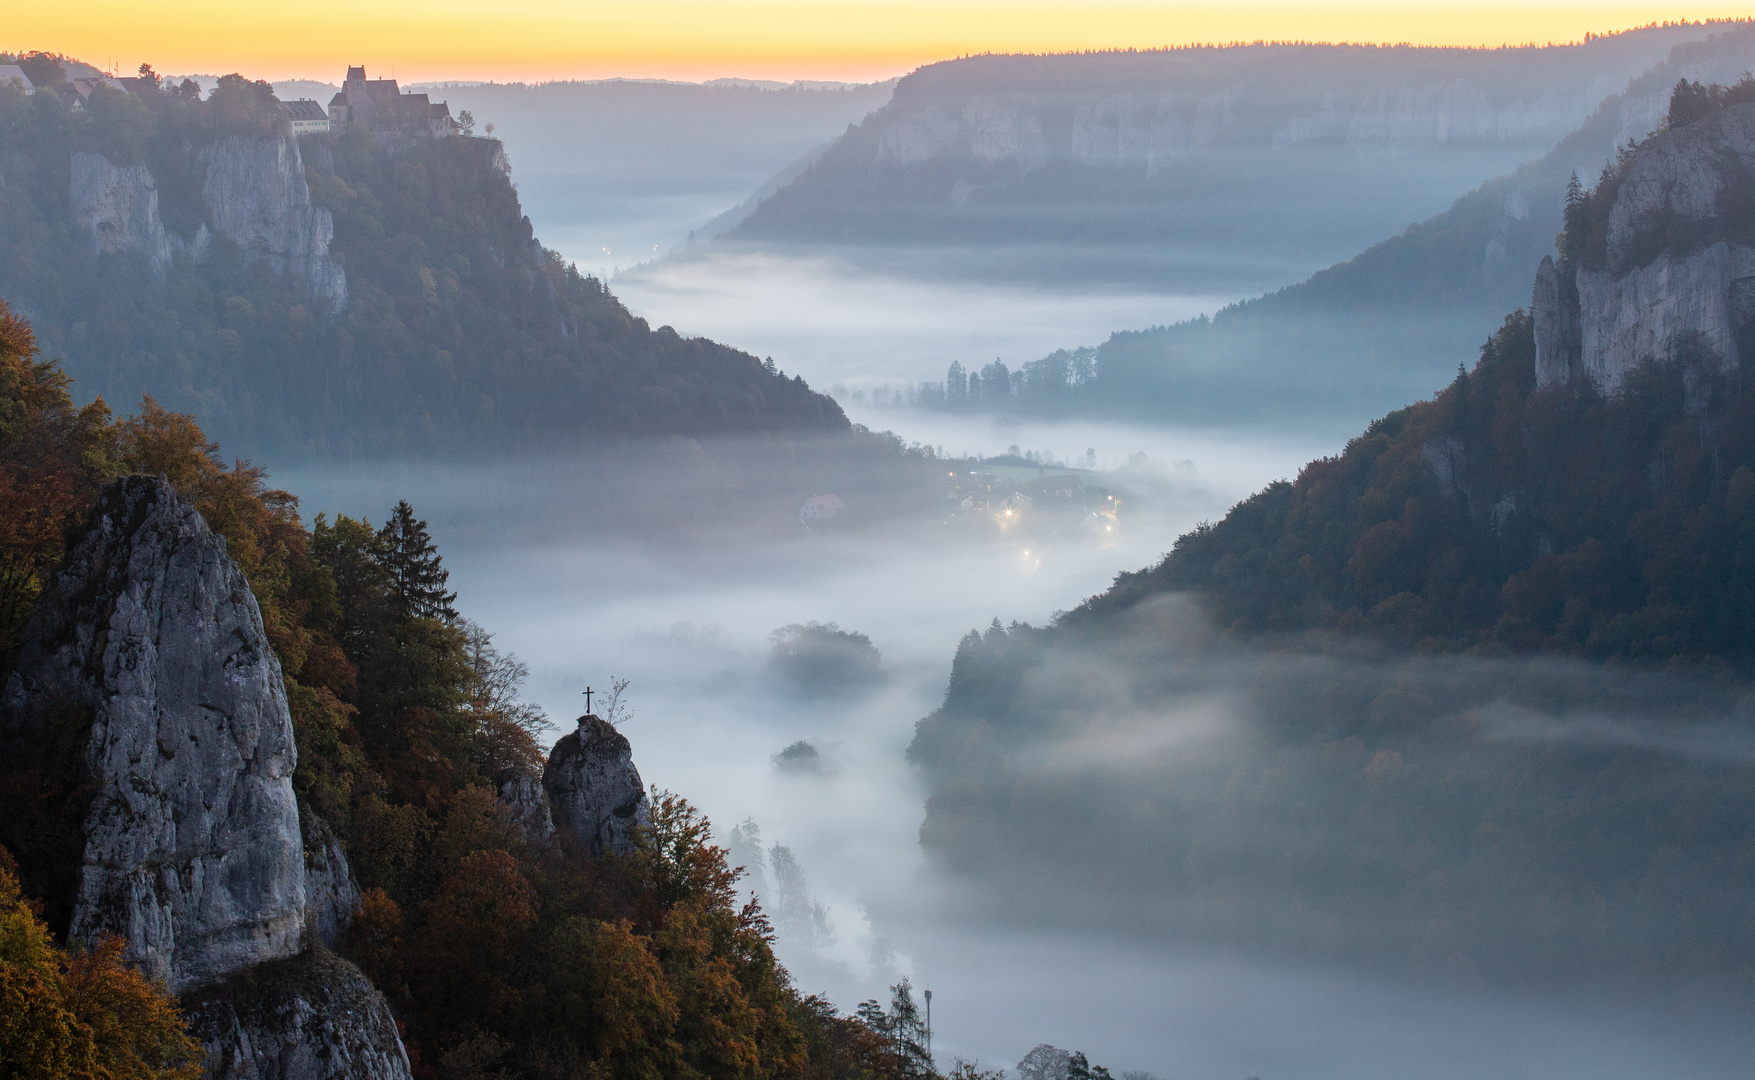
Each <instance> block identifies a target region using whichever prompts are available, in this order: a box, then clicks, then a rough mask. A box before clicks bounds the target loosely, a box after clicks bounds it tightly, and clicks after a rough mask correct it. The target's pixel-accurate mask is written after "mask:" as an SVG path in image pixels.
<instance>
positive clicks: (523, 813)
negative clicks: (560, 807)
mask: <svg viewBox="0 0 1755 1080" xmlns="http://www.w3.org/2000/svg"><path fill="white" fill-rule="evenodd" d="M635 783H636V784H638V783H639V780H638V778H637V776H636V779H635ZM500 805H501V806H504V807H505V808H506V812H507V813H508V814H510V815H511V818H512V820H513V821H515V822H517V824H518V827H519V828H520V829H523V830H524V835H526V836H528V837H530V838H531V839H532V840H537V841H542V840H547V839H548V838H549V837H551V836H553V835H554V833H555V823H554V813H553V811H551V810H550V809H549V804H548V793H547V792H545V791H543V790H542V784H541V783H540V782H539V781H538V780H537V779H536V778H535V777H531V776H525V775H522V774H520V775H517V776H514V777H512V778H511V779H510V780H507V781H506V782H505V783H503V784H501V785H500Z"/></svg>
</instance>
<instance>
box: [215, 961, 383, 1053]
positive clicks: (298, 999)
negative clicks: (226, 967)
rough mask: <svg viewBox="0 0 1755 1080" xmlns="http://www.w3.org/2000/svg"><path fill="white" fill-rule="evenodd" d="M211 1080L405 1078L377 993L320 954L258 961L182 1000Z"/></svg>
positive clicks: (340, 963)
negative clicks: (203, 1049)
mask: <svg viewBox="0 0 1755 1080" xmlns="http://www.w3.org/2000/svg"><path fill="white" fill-rule="evenodd" d="M184 1009H185V1012H186V1014H187V1015H188V1017H189V1019H190V1024H191V1028H192V1030H193V1031H194V1032H195V1035H196V1037H198V1038H199V1039H200V1040H201V1044H202V1046H203V1047H205V1048H206V1050H207V1063H206V1067H207V1076H208V1077H209V1078H210V1080H318V1078H324V1080H328V1078H334V1080H342V1078H344V1077H345V1078H346V1080H406V1078H407V1077H408V1076H409V1065H408V1052H407V1050H405V1049H404V1048H403V1045H402V1040H401V1039H400V1038H398V1037H397V1034H396V1018H395V1017H394V1016H392V1015H391V1014H390V1009H389V1007H388V1006H387V1005H385V1003H384V998H383V995H381V994H379V993H378V991H377V990H376V989H375V988H374V987H373V986H372V984H371V983H370V982H368V981H366V977H365V976H364V975H362V974H360V972H359V969H358V968H356V967H354V966H353V965H352V964H349V963H347V962H346V961H344V960H340V959H337V958H336V957H335V956H333V955H331V954H329V953H328V952H326V951H323V950H315V951H312V952H307V953H304V954H302V955H300V956H296V957H293V958H291V959H288V960H276V961H274V962H272V963H268V964H261V965H258V966H256V967H253V968H250V969H249V970H247V971H244V972H241V973H239V974H238V975H235V976H233V977H232V978H231V979H229V980H227V981H226V982H224V983H221V984H219V985H217V986H214V987H211V988H209V989H206V990H203V991H201V992H200V993H197V994H195V995H193V996H191V997H190V998H188V999H187V1000H186V1001H185V1002H184Z"/></svg>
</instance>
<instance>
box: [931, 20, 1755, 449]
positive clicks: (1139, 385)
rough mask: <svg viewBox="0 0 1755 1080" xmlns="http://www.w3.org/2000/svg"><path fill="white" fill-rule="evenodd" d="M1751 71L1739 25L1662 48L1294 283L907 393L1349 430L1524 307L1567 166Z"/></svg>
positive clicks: (1463, 355) (996, 404)
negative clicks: (1554, 139) (1488, 175)
mask: <svg viewBox="0 0 1755 1080" xmlns="http://www.w3.org/2000/svg"><path fill="white" fill-rule="evenodd" d="M1751 67H1755V27H1740V28H1738V29H1735V30H1732V31H1728V32H1726V33H1723V34H1718V35H1714V36H1713V37H1711V38H1709V39H1707V40H1704V41H1697V42H1688V43H1685V44H1682V45H1678V46H1677V47H1676V48H1675V50H1674V51H1673V52H1672V54H1671V55H1670V56H1669V57H1667V58H1666V59H1665V60H1664V61H1663V62H1662V63H1659V64H1656V65H1654V66H1653V67H1652V68H1650V69H1649V70H1647V71H1646V72H1644V73H1642V74H1641V75H1640V76H1639V77H1638V78H1635V79H1633V80H1632V81H1631V82H1630V83H1629V84H1628V85H1627V88H1626V89H1625V90H1623V91H1621V92H1620V93H1617V94H1613V95H1611V96H1609V97H1608V98H1606V99H1605V100H1604V101H1603V102H1602V104H1601V105H1600V106H1599V107H1598V108H1597V109H1596V110H1595V112H1593V113H1592V114H1591V116H1590V118H1589V119H1587V120H1586V121H1585V122H1584V123H1583V124H1582V125H1580V126H1579V128H1578V129H1577V130H1576V131H1573V132H1571V133H1570V134H1568V135H1567V136H1566V137H1565V138H1563V139H1561V140H1560V141H1559V143H1558V145H1556V146H1554V147H1553V148H1552V149H1550V150H1549V151H1548V152H1547V153H1546V154H1544V155H1542V156H1541V157H1540V158H1538V159H1536V160H1535V161H1532V162H1529V163H1528V164H1525V165H1523V166H1521V167H1519V168H1518V169H1516V170H1515V171H1513V172H1511V173H1509V174H1508V175H1505V176H1501V177H1498V178H1496V179H1493V180H1490V181H1488V182H1487V183H1485V184H1482V185H1481V186H1480V187H1478V188H1476V189H1475V190H1474V191H1472V192H1470V193H1469V194H1467V195H1465V196H1463V197H1462V198H1460V199H1458V200H1457V201H1456V202H1455V203H1454V204H1453V205H1452V206H1451V208H1450V209H1449V210H1447V211H1445V212H1444V213H1442V214H1439V215H1437V216H1435V217H1433V218H1431V219H1429V220H1427V221H1425V222H1424V223H1422V224H1419V225H1412V226H1409V227H1408V228H1407V229H1406V230H1405V231H1403V232H1402V234H1401V235H1399V236H1395V237H1392V238H1391V239H1389V240H1385V241H1383V242H1381V243H1378V244H1375V245H1373V246H1372V247H1370V248H1369V249H1367V250H1366V251H1364V252H1363V253H1361V254H1359V255H1357V256H1355V257H1354V258H1352V259H1350V260H1348V261H1346V262H1343V263H1338V264H1336V265H1334V266H1331V267H1329V268H1328V269H1326V270H1322V271H1319V272H1318V273H1316V274H1314V275H1312V276H1311V277H1310V278H1309V279H1308V280H1306V281H1303V282H1301V283H1299V284H1297V285H1291V286H1287V287H1285V288H1282V289H1279V290H1277V291H1275V292H1272V293H1269V294H1267V295H1265V296H1261V297H1259V298H1256V299H1253V300H1248V301H1244V302H1242V303H1238V304H1233V305H1230V306H1228V307H1226V308H1224V309H1222V310H1220V311H1219V312H1217V313H1216V314H1215V315H1213V316H1212V317H1211V318H1207V317H1204V316H1203V317H1201V318H1198V319H1192V320H1189V321H1187V322H1183V323H1178V324H1175V325H1172V326H1158V327H1152V328H1150V329H1145V330H1124V331H1118V332H1117V333H1115V334H1113V335H1111V336H1110V338H1109V340H1108V341H1106V342H1104V343H1103V344H1102V345H1101V346H1099V347H1096V348H1090V347H1086V348H1081V349H1078V350H1077V351H1076V352H1073V351H1067V350H1061V351H1057V352H1056V353H1054V354H1052V355H1050V356H1047V357H1044V358H1042V359H1041V360H1037V361H1032V362H1029V363H1026V364H1024V365H1023V367H1022V369H1021V370H1020V371H1018V372H1013V373H1011V375H1012V377H1013V379H1014V380H1015V383H1016V385H1015V386H1010V385H1002V384H1003V383H1005V382H1006V380H1004V379H1001V380H997V381H996V380H991V379H987V378H983V380H982V383H981V387H980V393H977V392H976V390H975V388H974V384H973V383H971V384H970V389H969V391H968V393H966V394H959V392H958V391H957V390H956V388H955V387H954V386H952V385H950V384H953V383H955V382H956V381H957V380H956V373H952V376H951V378H950V379H949V380H948V382H947V384H946V385H944V386H938V385H935V384H931V383H928V384H924V385H923V386H921V387H918V388H916V390H915V394H914V396H915V397H918V398H920V399H921V400H922V401H929V402H943V403H945V404H946V406H947V407H951V408H958V409H974V410H979V411H990V412H991V411H1005V412H1023V413H1034V414H1039V415H1065V414H1069V413H1077V412H1080V411H1091V412H1095V413H1100V414H1102V415H1104V416H1117V415H1120V416H1126V417H1130V418H1134V419H1144V420H1155V421H1163V420H1173V421H1177V422H1183V423H1237V422H1258V421H1263V420H1270V421H1274V422H1280V421H1288V420H1289V421H1297V422H1304V423H1307V422H1309V421H1311V420H1312V419H1315V418H1321V419H1322V421H1323V423H1325V424H1327V425H1329V426H1331V427H1332V426H1334V425H1336V424H1339V425H1340V426H1341V428H1342V430H1345V429H1346V428H1348V427H1350V426H1352V425H1354V424H1360V423H1364V422H1365V421H1366V420H1368V419H1370V418H1371V417H1372V416H1375V415H1379V414H1381V413H1382V412H1383V411H1385V410H1388V409H1392V408H1395V407H1396V406H1397V405H1399V404H1401V403H1403V402H1406V401H1409V400H1413V399H1416V398H1421V397H1424V396H1426V395H1428V394H1430V393H1431V392H1432V391H1433V390H1434V389H1435V388H1436V387H1439V386H1441V385H1443V384H1444V383H1445V382H1446V381H1447V380H1448V379H1449V378H1450V376H1451V375H1452V374H1453V373H1454V372H1455V371H1456V369H1457V366H1458V365H1459V364H1463V365H1466V364H1469V363H1472V362H1473V361H1474V359H1475V357H1476V355H1477V353H1478V351H1479V349H1480V345H1481V342H1482V341H1484V340H1485V339H1486V338H1487V336H1488V335H1489V334H1491V333H1492V332H1493V331H1494V330H1495V329H1496V328H1497V327H1498V326H1499V324H1500V322H1501V321H1502V320H1503V319H1504V317H1505V313H1506V312H1508V311H1513V310H1516V309H1517V308H1520V307H1526V306H1528V305H1529V302H1530V295H1531V286H1532V284H1533V282H1534V279H1535V272H1536V267H1537V265H1538V264H1539V263H1540V262H1541V260H1542V256H1543V255H1544V254H1547V253H1549V252H1552V251H1553V248H1554V235H1555V233H1556V232H1558V231H1559V229H1560V227H1561V204H1562V202H1563V199H1564V196H1565V192H1566V185H1567V181H1568V179H1569V178H1570V177H1571V176H1572V174H1573V173H1577V174H1578V176H1579V177H1580V178H1581V182H1583V183H1585V184H1586V185H1589V184H1590V183H1592V182H1594V180H1595V179H1596V178H1597V176H1598V174H1599V173H1600V172H1601V170H1602V169H1603V167H1604V166H1605V165H1606V164H1607V163H1608V162H1610V161H1611V160H1613V159H1614V158H1615V156H1616V154H1617V152H1618V148H1624V147H1625V146H1626V145H1627V143H1628V141H1629V140H1637V139H1644V138H1645V137H1646V136H1647V135H1648V134H1650V133H1651V132H1652V131H1653V130H1654V129H1655V128H1657V127H1658V126H1660V124H1661V123H1662V122H1663V117H1664V113H1665V110H1666V109H1667V108H1668V105H1669V98H1670V91H1671V90H1672V89H1673V88H1674V86H1675V84H1676V81H1677V80H1678V79H1682V78H1687V79H1692V80H1697V81H1698V80H1704V81H1706V82H1720V83H1731V82H1735V81H1736V79H1737V78H1738V76H1739V75H1740V74H1741V73H1742V72H1743V71H1745V70H1747V69H1749V68H1751ZM990 366H991V365H990ZM971 374H972V373H971ZM983 374H984V375H985V374H986V371H985V370H984V372H983ZM996 388H997V390H998V392H997V393H996V392H994V391H995V389H996ZM947 391H948V393H947Z"/></svg>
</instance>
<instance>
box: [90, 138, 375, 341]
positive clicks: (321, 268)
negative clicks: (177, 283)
mask: <svg viewBox="0 0 1755 1080" xmlns="http://www.w3.org/2000/svg"><path fill="white" fill-rule="evenodd" d="M196 163H197V166H198V168H197V172H198V173H199V175H200V176H201V201H202V204H203V206H204V207H205V209H206V211H207V216H208V220H209V223H210V224H211V226H212V234H217V235H220V236H224V237H226V238H228V239H230V240H232V241H233V242H235V243H236V244H237V245H238V247H239V249H240V250H241V251H242V253H243V256H244V257H245V258H246V259H260V260H263V261H266V262H267V263H268V264H269V265H270V266H271V267H273V268H274V270H275V271H276V272H277V273H292V274H297V275H299V276H301V277H303V278H304V279H305V281H306V282H307V283H308V285H309V288H310V295H311V300H312V303H313V305H314V306H315V307H316V308H317V309H318V310H320V311H324V312H328V313H331V314H333V313H335V312H339V311H340V310H341V309H342V308H343V307H344V306H346V304H347V275H346V273H345V272H344V271H343V270H342V269H341V267H340V266H339V265H338V264H337V263H336V262H335V260H334V259H332V258H331V257H330V255H329V242H330V240H331V239H333V237H334V231H335V225H334V220H333V218H332V217H331V215H330V213H329V211H328V210H325V209H323V208H321V207H318V206H315V205H313V204H312V202H311V191H310V187H309V185H308V184H307V183H306V181H305V167H304V163H303V161H302V160H301V158H300V156H299V144H298V140H296V139H294V138H291V137H290V136H245V135H233V136H230V137H228V138H225V139H221V140H219V141H218V142H216V143H214V144H212V145H211V146H207V147H205V148H203V149H201V150H200V151H199V152H197V153H196ZM68 204H69V208H70V209H71V211H72V214H73V219H74V221H75V222H76V223H77V224H78V226H79V228H80V229H82V230H86V231H89V232H90V233H91V236H92V244H93V246H94V247H95V248H96V250H97V251H99V252H111V253H115V252H125V251H138V252H140V253H141V254H142V255H144V256H145V257H146V262H147V266H148V267H149V268H150V269H151V270H152V273H153V275H154V276H155V277H159V278H162V277H163V276H164V275H165V272H166V271H167V270H169V269H170V266H171V262H172V260H173V258H174V257H175V256H176V255H177V254H183V255H187V256H189V257H190V258H192V259H195V260H196V261H200V259H201V258H202V257H203V256H204V255H205V254H206V252H207V248H208V241H209V237H210V232H209V226H208V224H203V225H201V226H200V227H199V228H198V229H197V230H196V233H195V235H194V236H192V237H189V238H187V239H185V238H183V237H180V236H177V235H176V234H175V233H172V232H170V231H169V230H167V229H166V228H165V225H164V221H163V219H162V218H161V217H160V215H159V209H158V187H157V181H156V180H155V179H154V177H153V175H152V173H151V171H150V170H148V169H147V167H146V166H145V165H128V166H118V165H115V164H112V163H111V162H110V161H109V160H108V159H107V158H105V157H103V156H102V155H101V154H93V153H88V152H84V151H81V152H79V153H76V154H74V155H73V160H72V180H71V182H70V186H69V191H68Z"/></svg>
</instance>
